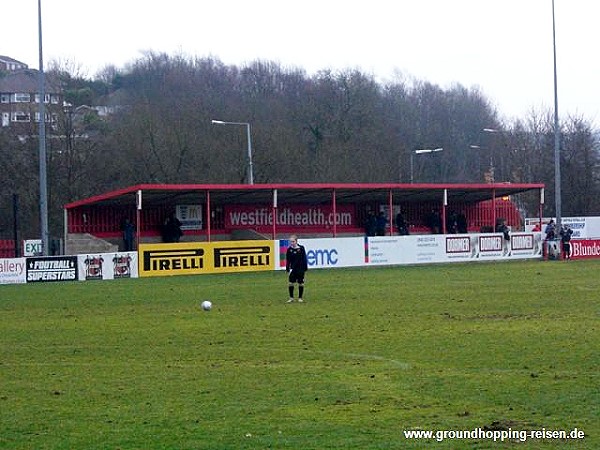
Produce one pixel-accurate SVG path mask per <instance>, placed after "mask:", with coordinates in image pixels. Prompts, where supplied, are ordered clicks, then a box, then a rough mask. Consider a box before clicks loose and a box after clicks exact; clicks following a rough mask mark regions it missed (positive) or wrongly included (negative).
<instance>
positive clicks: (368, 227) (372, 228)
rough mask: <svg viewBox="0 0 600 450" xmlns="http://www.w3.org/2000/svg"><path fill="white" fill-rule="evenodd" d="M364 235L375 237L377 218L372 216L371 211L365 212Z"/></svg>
mask: <svg viewBox="0 0 600 450" xmlns="http://www.w3.org/2000/svg"><path fill="white" fill-rule="evenodd" d="M364 226H365V234H366V235H367V236H375V234H376V232H377V217H375V214H373V211H371V210H369V211H368V212H367V217H366V219H365V223H364Z"/></svg>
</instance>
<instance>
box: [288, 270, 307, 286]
mask: <svg viewBox="0 0 600 450" xmlns="http://www.w3.org/2000/svg"><path fill="white" fill-rule="evenodd" d="M288 280H289V282H290V283H298V284H304V272H294V271H293V270H292V271H291V272H290V276H289V277H288Z"/></svg>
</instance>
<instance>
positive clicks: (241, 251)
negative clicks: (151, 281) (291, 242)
mask: <svg viewBox="0 0 600 450" xmlns="http://www.w3.org/2000/svg"><path fill="white" fill-rule="evenodd" d="M138 257H139V276H140V277H155V276H171V275H199V274H206V273H230V272H255V271H259V270H275V242H274V241H223V242H185V243H183V242H182V243H177V244H142V245H140V248H139V254H138Z"/></svg>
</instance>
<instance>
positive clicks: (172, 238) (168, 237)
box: [162, 213, 183, 242]
mask: <svg viewBox="0 0 600 450" xmlns="http://www.w3.org/2000/svg"><path fill="white" fill-rule="evenodd" d="M162 236H163V242H179V240H180V239H181V236H183V232H182V231H181V222H180V221H179V219H178V218H177V217H175V214H174V213H171V214H170V215H169V217H167V219H166V220H165V223H164V224H163V229H162Z"/></svg>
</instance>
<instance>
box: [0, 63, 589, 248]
mask: <svg viewBox="0 0 600 450" xmlns="http://www.w3.org/2000/svg"><path fill="white" fill-rule="evenodd" d="M52 72H53V75H54V76H57V77H59V78H60V79H61V82H62V86H63V89H64V93H65V100H66V101H67V102H68V103H69V104H70V105H71V106H70V107H69V108H65V109H64V113H63V115H62V116H61V117H60V120H58V123H57V124H56V127H55V129H53V130H52V132H51V136H50V137H49V138H48V140H47V149H48V192H49V213H50V231H51V235H52V236H59V237H60V235H61V232H62V205H64V204H65V203H68V202H71V201H74V200H77V199H81V198H85V197H88V196H91V195H95V194H98V193H102V192H106V191H109V190H112V189H116V188H121V187H126V186H130V185H134V184H137V183H245V182H247V180H246V150H245V149H246V145H247V144H246V133H245V128H243V127H224V126H215V125H214V124H212V123H211V120H213V119H216V120H223V121H232V122H248V123H250V124H251V126H252V147H253V160H254V177H255V179H254V182H255V183H273V182H401V183H409V182H410V180H411V178H413V179H414V181H415V182H434V183H437V182H440V183H442V182H443V183H473V182H485V181H491V179H492V178H493V179H494V180H495V181H496V182H513V183H521V182H543V183H545V184H546V208H545V214H546V215H552V214H553V213H554V211H553V208H554V123H553V116H552V114H551V113H550V112H548V111H533V110H532V111H531V113H530V115H529V116H528V117H523V118H517V119H514V120H512V121H510V122H507V121H506V120H505V119H503V118H502V117H501V115H500V112H499V111H497V110H496V109H495V107H494V105H492V104H491V103H490V102H489V100H488V99H487V98H486V96H485V95H484V93H483V92H482V91H480V90H479V89H476V88H468V87H465V86H461V85H459V84H456V85H454V86H451V87H449V88H442V87H440V86H437V85H435V84H432V83H429V82H426V81H420V80H412V79H408V78H407V79H402V78H399V79H397V80H394V81H392V82H386V83H382V82H379V81H377V80H376V79H375V77H374V76H372V75H370V74H367V73H364V72H361V71H359V70H355V69H348V70H346V71H336V72H334V71H330V70H323V71H321V72H318V73H317V74H315V75H310V76H309V75H307V74H306V73H305V71H303V70H302V69H300V68H286V67H282V66H281V65H279V64H277V63H274V62H270V61H255V62H252V63H250V64H247V65H244V66H240V67H238V66H233V65H225V64H223V63H222V62H221V61H219V60H218V59H214V58H187V57H184V56H173V55H168V54H162V53H157V54H155V53H148V54H146V55H145V56H144V57H143V58H140V59H138V60H136V61H134V62H132V63H131V64H130V65H128V66H127V67H125V68H123V69H117V68H115V67H108V68H106V69H105V70H104V71H103V72H102V73H100V74H98V75H97V76H96V77H95V78H94V79H91V80H90V79H86V78H84V77H81V76H79V75H77V74H74V73H72V72H70V71H69V70H68V69H64V68H61V67H59V66H58V65H55V66H54V67H53V68H52ZM83 106H89V107H96V108H101V109H102V111H105V112H106V115H98V114H97V113H96V112H95V110H93V109H92V108H89V112H88V113H85V111H87V110H86V109H82V108H79V109H77V111H84V113H77V114H74V111H75V108H77V107H83ZM484 130H485V131H484ZM561 136H562V139H561V162H562V179H563V183H562V198H563V199H564V200H563V211H562V213H563V215H565V216H568V215H600V195H599V194H600V179H599V175H600V165H599V163H600V157H599V149H600V143H599V138H598V132H597V130H595V129H594V128H593V125H592V123H591V122H590V121H589V120H587V119H586V118H584V117H579V116H567V117H562V118H561ZM38 145H39V144H38V142H37V139H36V138H35V137H34V136H33V135H32V136H30V137H29V138H27V139H23V138H22V136H21V137H19V136H16V135H13V134H11V132H10V131H7V130H5V129H0V153H1V159H2V161H3V163H2V166H3V170H2V171H1V172H0V189H1V190H2V197H1V198H0V211H1V212H2V214H1V217H0V238H5V239H6V238H10V237H11V236H12V234H11V233H12V216H13V215H12V199H13V194H17V195H18V205H19V216H20V217H19V223H20V229H21V234H22V236H23V237H24V238H29V237H35V236H37V235H39V231H38V230H39V211H38V202H39V198H38V196H39V194H38V186H39V179H38V157H37V153H38ZM433 148H443V149H444V150H443V151H440V152H436V153H431V154H423V155H415V154H414V151H415V150H417V149H433ZM411 159H412V163H413V164H412V170H411ZM490 166H493V173H492V172H491V171H490ZM536 205H537V202H536V201H534V200H532V202H531V204H527V202H525V203H524V204H523V205H522V207H523V208H524V209H525V210H526V212H527V213H529V214H532V215H535V214H536V213H537V211H536Z"/></svg>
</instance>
